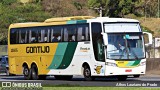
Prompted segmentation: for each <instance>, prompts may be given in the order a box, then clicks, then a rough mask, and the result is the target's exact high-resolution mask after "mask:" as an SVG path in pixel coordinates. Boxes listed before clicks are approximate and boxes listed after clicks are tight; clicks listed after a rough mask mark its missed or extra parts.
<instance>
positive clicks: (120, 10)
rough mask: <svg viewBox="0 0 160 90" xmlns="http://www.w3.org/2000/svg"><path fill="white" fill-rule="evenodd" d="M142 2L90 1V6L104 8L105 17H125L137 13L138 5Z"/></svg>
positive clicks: (126, 0) (135, 0) (137, 0)
mask: <svg viewBox="0 0 160 90" xmlns="http://www.w3.org/2000/svg"><path fill="white" fill-rule="evenodd" d="M140 2H142V0H89V1H88V6H89V7H93V8H99V7H102V8H104V9H105V10H104V11H103V16H110V17H124V15H127V14H130V13H133V14H134V13H135V11H134V10H135V8H137V7H139V6H140V5H139V4H137V3H140Z"/></svg>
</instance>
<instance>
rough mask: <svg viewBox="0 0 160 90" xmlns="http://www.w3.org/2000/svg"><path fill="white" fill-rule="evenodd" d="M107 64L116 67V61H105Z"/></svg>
mask: <svg viewBox="0 0 160 90" xmlns="http://www.w3.org/2000/svg"><path fill="white" fill-rule="evenodd" d="M106 65H107V66H113V67H117V64H116V63H112V62H106Z"/></svg>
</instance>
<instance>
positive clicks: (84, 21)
mask: <svg viewBox="0 0 160 90" xmlns="http://www.w3.org/2000/svg"><path fill="white" fill-rule="evenodd" d="M86 22H87V20H70V21H67V24H76V23H86Z"/></svg>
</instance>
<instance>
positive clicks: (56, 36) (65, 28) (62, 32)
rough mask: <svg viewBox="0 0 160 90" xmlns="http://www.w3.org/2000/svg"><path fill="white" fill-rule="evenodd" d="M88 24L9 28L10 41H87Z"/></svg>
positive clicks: (88, 36)
mask: <svg viewBox="0 0 160 90" xmlns="http://www.w3.org/2000/svg"><path fill="white" fill-rule="evenodd" d="M89 40H90V35H89V24H71V25H61V26H59V25H57V26H46V27H31V28H30V27H28V28H19V29H11V32H10V43H11V44H23V43H44V42H45V43H47V42H48V43H51V42H77V41H89Z"/></svg>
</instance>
